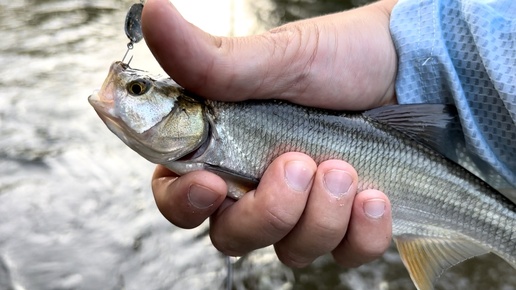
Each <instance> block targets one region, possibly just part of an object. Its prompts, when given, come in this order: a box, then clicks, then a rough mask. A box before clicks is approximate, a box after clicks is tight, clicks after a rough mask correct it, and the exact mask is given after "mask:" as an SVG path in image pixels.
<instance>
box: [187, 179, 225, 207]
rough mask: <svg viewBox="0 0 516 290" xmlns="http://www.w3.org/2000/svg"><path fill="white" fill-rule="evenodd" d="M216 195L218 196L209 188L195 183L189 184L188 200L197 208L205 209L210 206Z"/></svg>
mask: <svg viewBox="0 0 516 290" xmlns="http://www.w3.org/2000/svg"><path fill="white" fill-rule="evenodd" d="M218 197H219V196H218V195H217V194H216V193H215V192H213V191H212V190H210V189H209V188H206V187H204V186H200V185H197V184H194V185H192V186H190V191H189V192H188V200H189V201H190V203H191V204H192V205H193V206H194V207H196V208H198V209H205V208H208V207H210V206H212V205H213V204H214V203H215V201H216V200H217V198H218Z"/></svg>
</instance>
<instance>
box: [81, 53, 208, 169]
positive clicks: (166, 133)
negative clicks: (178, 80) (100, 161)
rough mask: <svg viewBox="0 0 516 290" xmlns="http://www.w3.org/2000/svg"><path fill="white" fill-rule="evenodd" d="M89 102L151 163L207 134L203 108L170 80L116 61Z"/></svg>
mask: <svg viewBox="0 0 516 290" xmlns="http://www.w3.org/2000/svg"><path fill="white" fill-rule="evenodd" d="M88 101H89V102H90V104H91V105H92V106H93V108H94V109H95V111H96V112H97V114H98V115H99V117H100V118H101V119H102V121H104V123H105V124H106V126H107V127H108V128H109V129H110V130H111V131H112V132H113V133H114V134H115V135H116V136H118V137H119V138H120V139H121V140H122V141H123V142H124V143H125V144H126V145H128V146H129V147H131V148H132V149H133V150H134V151H136V152H137V153H139V154H140V155H142V156H143V157H144V158H146V159H147V160H149V161H151V162H154V163H164V162H168V161H173V160H176V159H179V158H181V157H183V156H185V155H187V154H188V153H190V152H192V151H194V150H195V149H197V148H198V147H199V146H200V145H201V144H202V143H203V142H204V141H205V140H206V138H207V135H208V123H207V122H206V121H205V120H204V112H203V110H204V106H203V103H202V102H201V101H199V100H198V99H196V98H192V97H189V96H187V95H186V94H185V91H184V89H182V88H181V87H179V86H178V85H177V84H175V83H174V82H173V81H172V80H171V79H170V78H159V77H152V76H151V75H149V74H148V73H147V72H145V71H141V70H136V69H132V68H130V67H129V65H127V64H125V63H122V62H115V63H113V64H112V65H111V67H110V69H109V74H108V76H107V78H106V80H105V81H104V84H103V85H102V87H101V88H100V90H98V91H96V92H94V93H93V94H92V95H91V96H90V97H89V98H88Z"/></svg>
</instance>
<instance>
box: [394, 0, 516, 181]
mask: <svg viewBox="0 0 516 290" xmlns="http://www.w3.org/2000/svg"><path fill="white" fill-rule="evenodd" d="M390 29H391V34H392V37H393V40H394V44H395V46H396V50H397V53H398V75H397V79H396V94H397V98H398V102H399V103H401V104H403V103H453V104H455V106H456V107H457V109H458V112H459V116H460V119H461V123H462V127H463V130H464V135H465V139H466V143H467V145H468V146H469V150H470V151H472V152H474V154H476V155H477V156H479V157H480V158H481V159H483V160H484V161H486V162H487V163H489V164H490V165H491V166H492V167H493V168H494V169H495V170H496V171H497V172H498V173H500V175H501V176H503V177H504V178H505V179H506V180H507V181H509V183H511V184H512V185H513V186H516V1H515V0H490V1H489V0H400V1H399V2H398V4H397V5H396V6H395V7H394V10H393V12H392V15H391V23H390Z"/></svg>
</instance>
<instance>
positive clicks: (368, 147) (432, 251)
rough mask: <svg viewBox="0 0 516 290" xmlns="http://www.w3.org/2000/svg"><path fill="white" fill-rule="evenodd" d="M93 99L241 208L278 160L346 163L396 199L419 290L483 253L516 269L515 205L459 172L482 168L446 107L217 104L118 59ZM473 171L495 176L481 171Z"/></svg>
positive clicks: (169, 161)
mask: <svg viewBox="0 0 516 290" xmlns="http://www.w3.org/2000/svg"><path fill="white" fill-rule="evenodd" d="M114 87H116V88H117V89H114ZM133 87H137V88H138V90H137V91H136V92H135V91H132V88H133ZM89 101H90V103H91V104H92V106H93V107H94V108H95V110H96V111H97V113H98V114H99V116H100V117H101V119H102V120H103V121H104V122H105V123H106V125H107V126H108V128H109V129H110V130H111V131H112V132H113V133H115V134H116V135H117V136H118V137H119V138H120V139H121V140H122V141H123V142H125V143H126V144H127V145H128V146H129V147H131V148H132V149H133V150H135V151H136V152H138V153H139V154H140V155H142V156H143V157H145V158H147V159H148V160H150V161H151V162H155V163H159V164H163V165H165V166H167V167H168V168H169V169H170V170H172V171H174V172H176V173H177V174H179V175H182V174H185V173H188V172H191V171H194V170H208V171H211V172H213V173H215V174H218V175H219V176H221V177H222V178H223V179H224V180H225V181H226V183H227V184H228V188H229V189H228V191H229V192H228V194H229V195H230V196H232V197H234V198H236V199H238V198H240V197H241V196H242V195H243V194H245V193H246V192H247V191H248V190H250V189H252V188H253V187H255V186H256V185H257V183H258V181H259V179H260V177H261V176H262V174H263V173H264V171H265V169H266V168H267V166H268V165H269V164H270V163H271V162H272V161H273V160H274V159H275V158H276V157H278V156H279V155H281V154H282V153H285V152H290V151H298V152H303V153H306V154H308V155H310V156H311V157H312V158H314V160H315V161H316V162H318V163H320V162H322V161H324V160H328V159H343V160H346V161H347V162H349V163H350V164H351V165H353V167H354V168H355V169H356V170H357V172H358V176H359V182H358V190H360V191H361V190H365V189H378V190H380V191H382V192H384V193H386V194H387V195H388V196H389V199H390V201H391V204H392V218H393V237H394V241H395V243H396V246H397V248H398V251H399V253H400V256H401V258H402V260H403V263H404V265H405V266H406V268H407V270H408V271H409V273H410V276H411V278H412V280H413V281H414V283H415V285H416V287H417V288H418V289H419V290H430V289H433V282H434V281H435V279H437V277H438V276H439V275H441V273H442V272H443V271H444V270H446V269H447V268H449V267H451V266H453V265H455V264H457V263H460V262H462V261H464V260H466V259H469V258H472V257H475V256H478V255H482V254H485V253H488V252H493V253H494V254H496V255H498V256H500V257H501V258H503V259H504V260H505V261H506V262H508V263H509V264H510V265H511V266H513V267H516V208H515V205H514V203H513V202H511V201H510V200H508V199H507V198H505V197H504V196H503V195H502V194H500V193H499V192H497V191H496V190H495V189H494V188H493V187H491V186H490V185H488V184H487V183H486V182H484V181H482V180H481V179H480V178H478V177H477V176H475V175H473V174H472V173H470V171H468V170H466V169H465V168H463V167H461V166H459V165H458V164H457V163H456V162H458V163H460V161H461V160H460V159H458V158H457V156H465V157H467V158H466V159H468V160H475V161H476V159H474V158H470V157H471V156H468V153H467V147H465V145H464V144H463V143H461V139H460V138H458V136H462V133H461V132H460V129H461V128H460V124H459V123H457V122H458V121H457V120H458V119H457V117H456V112H455V111H454V110H453V109H452V108H450V107H449V106H447V105H436V104H418V105H397V106H388V107H382V108H377V109H373V110H370V111H366V112H361V113H349V112H348V113H346V112H337V111H328V110H320V109H315V108H308V107H303V106H298V105H294V104H291V103H288V102H284V101H277V100H268V101H246V102H237V103H224V102H215V101H209V100H202V99H200V98H199V97H197V96H194V95H192V94H189V93H188V92H186V91H185V90H184V89H182V88H180V87H179V86H177V85H176V84H174V83H173V82H172V81H171V80H170V79H167V78H165V79H159V78H154V77H149V76H148V75H147V74H146V73H145V72H143V71H139V70H133V69H131V68H129V66H128V65H127V64H123V63H120V62H115V63H114V64H113V65H112V66H111V70H110V73H109V75H108V78H107V79H106V81H105V83H104V85H103V87H102V88H101V90H100V91H99V92H98V93H97V94H94V95H92V96H90V98H89ZM141 104H145V107H146V108H154V109H153V110H147V109H145V110H143V109H141ZM118 108H124V109H123V110H122V109H118ZM164 108H169V110H165V109H164ZM127 112H131V114H132V115H128V113H127ZM149 114H151V115H149ZM142 128H148V129H145V131H144V132H140V131H142ZM454 156H455V157H454ZM454 158H456V159H454ZM452 160H453V161H452ZM476 162H477V161H476ZM479 164H482V163H479ZM475 171H477V172H479V176H480V175H482V173H485V174H483V175H482V176H492V175H493V174H492V171H489V170H488V169H485V170H484V167H483V166H479V167H478V168H475ZM483 171H485V172H483Z"/></svg>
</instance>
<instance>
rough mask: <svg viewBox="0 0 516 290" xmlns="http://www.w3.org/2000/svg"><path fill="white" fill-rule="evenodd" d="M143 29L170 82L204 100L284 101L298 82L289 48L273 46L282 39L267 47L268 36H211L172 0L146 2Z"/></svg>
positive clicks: (269, 43) (269, 40) (268, 43)
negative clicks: (250, 99) (276, 98)
mask: <svg viewBox="0 0 516 290" xmlns="http://www.w3.org/2000/svg"><path fill="white" fill-rule="evenodd" d="M142 28H143V34H144V36H145V41H146V42H147V45H148V46H149V48H150V50H151V51H152V53H153V54H154V56H155V57H156V59H157V61H158V62H159V63H160V65H161V66H162V67H163V69H164V70H165V71H166V72H167V73H168V74H169V76H170V77H172V78H173V79H174V80H175V81H176V82H177V83H178V84H180V85H181V86H183V87H185V88H186V89H188V90H190V91H193V92H195V93H197V94H200V95H202V96H203V97H206V98H211V99H217V100H233V101H238V100H244V99H249V98H261V97H265V96H269V97H270V96H274V97H280V95H281V93H282V91H285V90H286V89H291V88H290V87H288V88H287V87H286V86H287V84H290V83H292V78H295V76H294V75H292V74H289V72H288V71H294V69H295V68H293V67H292V66H291V65H288V63H289V60H288V58H289V56H288V54H287V52H286V51H285V50H286V46H287V43H285V41H274V39H275V38H277V37H274V36H273V37H267V40H266V41H264V39H263V36H249V37H245V38H226V37H216V36H212V35H210V34H208V33H206V32H204V31H202V30H201V29H199V28H198V27H196V26H194V25H192V24H191V23H189V22H187V21H186V20H185V19H184V18H183V17H182V16H181V15H180V14H179V12H178V11H177V10H176V8H175V7H174V6H173V5H172V4H171V3H170V2H169V1H168V0H148V1H147V2H146V4H145V7H144V11H143V15H142ZM280 34H282V33H280ZM279 37H280V38H283V36H279ZM281 43H285V47H281ZM278 45H279V46H280V47H278ZM282 63H284V64H285V65H282ZM272 64H273V65H272ZM287 70H288V71H287ZM299 71H301V70H299ZM278 78H280V79H278Z"/></svg>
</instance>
